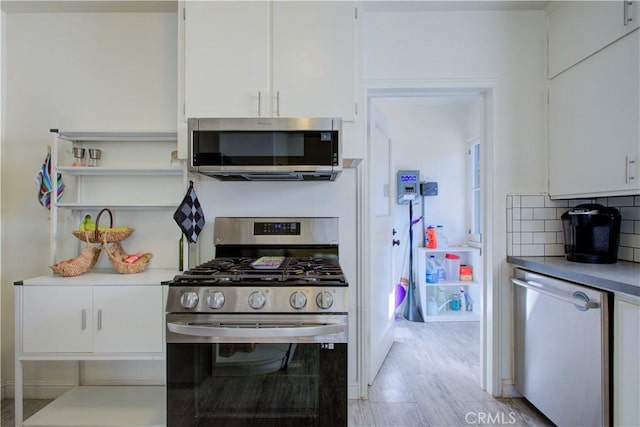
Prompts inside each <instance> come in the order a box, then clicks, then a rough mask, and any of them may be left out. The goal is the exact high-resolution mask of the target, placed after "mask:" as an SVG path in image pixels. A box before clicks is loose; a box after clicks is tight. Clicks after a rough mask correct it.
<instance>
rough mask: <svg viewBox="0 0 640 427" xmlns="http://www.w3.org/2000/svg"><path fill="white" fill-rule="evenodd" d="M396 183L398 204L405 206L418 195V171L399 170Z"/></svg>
mask: <svg viewBox="0 0 640 427" xmlns="http://www.w3.org/2000/svg"><path fill="white" fill-rule="evenodd" d="M396 183H397V187H398V191H397V194H398V204H399V205H406V204H408V203H409V202H411V201H413V200H415V199H416V198H417V197H418V195H419V194H420V171H412V170H399V171H398V175H397V177H396Z"/></svg>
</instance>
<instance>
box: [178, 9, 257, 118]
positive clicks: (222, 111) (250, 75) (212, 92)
mask: <svg viewBox="0 0 640 427" xmlns="http://www.w3.org/2000/svg"><path fill="white" fill-rule="evenodd" d="M268 11H269V3H268V2H262V1H255V2H245V1H234V2H231V1H222V2H217V1H190V2H186V18H185V114H186V116H187V117H256V116H258V115H259V113H262V115H266V114H268V112H266V111H265V110H264V105H265V103H266V98H267V97H268V94H267V93H266V91H267V90H268V82H269V75H268V19H269V14H268ZM259 101H261V102H262V106H259ZM260 110H262V111H260Z"/></svg>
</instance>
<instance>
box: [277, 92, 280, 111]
mask: <svg viewBox="0 0 640 427" xmlns="http://www.w3.org/2000/svg"><path fill="white" fill-rule="evenodd" d="M276 116H277V117H280V91H277V92H276Z"/></svg>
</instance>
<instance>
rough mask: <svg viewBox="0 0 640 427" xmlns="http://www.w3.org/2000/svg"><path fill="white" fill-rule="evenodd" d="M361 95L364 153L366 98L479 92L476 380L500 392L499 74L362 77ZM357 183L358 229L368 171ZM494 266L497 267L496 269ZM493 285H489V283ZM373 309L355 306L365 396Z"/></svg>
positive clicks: (364, 260) (363, 237)
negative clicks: (496, 280)
mask: <svg viewBox="0 0 640 427" xmlns="http://www.w3.org/2000/svg"><path fill="white" fill-rule="evenodd" d="M362 87H363V92H364V93H363V95H364V101H365V106H366V107H365V108H363V110H364V115H363V117H362V123H361V129H364V130H365V132H364V134H363V138H364V139H365V142H364V158H365V161H366V159H368V158H369V143H370V141H369V133H368V129H369V126H370V124H369V121H370V117H369V115H368V112H369V104H370V102H371V100H372V98H381V97H425V96H440V97H441V96H455V95H474V94H475V95H478V96H481V97H482V98H483V104H484V114H483V129H482V131H483V135H482V141H483V149H482V151H481V191H482V194H483V195H484V197H483V200H485V201H486V202H485V203H483V205H482V227H483V229H482V233H483V239H482V246H481V251H482V255H483V256H482V263H483V268H482V271H483V278H482V298H481V304H480V307H481V313H480V386H481V387H482V389H483V390H486V391H487V392H488V393H489V394H491V395H493V396H499V395H501V393H502V385H501V383H502V382H501V379H500V366H501V363H502V361H501V352H500V333H501V330H500V322H499V319H500V289H499V286H493V284H494V277H496V278H499V276H500V275H499V272H500V269H499V266H498V267H497V268H494V260H493V258H494V245H495V237H494V235H493V229H494V227H493V223H494V213H493V209H490V206H493V205H494V203H493V202H494V191H493V189H494V176H493V170H494V158H495V156H494V145H495V142H494V138H495V128H496V126H495V123H496V118H495V115H494V111H495V99H496V92H498V80H497V79H483V80H474V79H437V80H367V79H365V80H363V86H362ZM365 175H366V176H365V179H363V180H362V185H361V190H362V193H361V197H362V199H361V201H362V206H363V207H364V209H362V210H361V211H360V215H359V217H360V218H359V219H360V230H363V231H364V230H369V226H370V224H369V212H368V210H369V209H370V208H371V201H370V197H369V195H368V194H369V190H370V189H369V182H368V179H369V177H368V175H367V174H365ZM369 244H370V242H369V239H368V237H367V233H361V234H360V241H359V245H360V247H361V248H363V250H362V251H361V252H360V265H361V266H363V267H362V269H361V270H360V271H361V272H362V276H361V277H362V281H361V287H360V290H361V291H360V292H358V295H357V306H358V307H366V303H367V301H369V298H370V292H371V289H370V287H369V286H367V285H366V284H367V283H369V282H370V278H369V273H368V272H369V268H368V262H369V259H370V258H369V257H368V256H367V254H368V251H369ZM494 270H495V271H494ZM490 285H491V286H490ZM370 313H371V311H370V310H367V309H366V308H364V309H363V308H360V309H359V310H358V325H357V334H358V340H357V341H358V342H357V347H358V350H359V351H358V352H357V354H358V361H357V366H358V374H357V376H358V378H359V381H358V382H359V397H360V398H363V399H366V398H367V396H368V385H367V378H368V373H369V366H370V363H369V355H368V354H367V352H366V351H363V350H364V349H366V348H367V343H368V340H369V334H370V331H369V325H370V323H371V322H369V319H368V318H367V316H368V315H369V314H370Z"/></svg>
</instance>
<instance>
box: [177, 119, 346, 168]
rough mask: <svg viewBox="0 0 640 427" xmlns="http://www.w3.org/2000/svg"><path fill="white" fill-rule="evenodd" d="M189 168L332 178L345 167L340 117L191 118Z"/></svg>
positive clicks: (189, 126)
mask: <svg viewBox="0 0 640 427" xmlns="http://www.w3.org/2000/svg"><path fill="white" fill-rule="evenodd" d="M188 128H189V144H188V146H189V170H190V171H191V172H196V173H199V174H203V175H207V176H210V177H213V178H216V179H219V180H223V181H333V180H335V179H336V178H337V177H338V175H339V174H340V172H342V143H341V131H342V120H341V119H337V118H326V119H325V118H280V117H277V118H192V119H189V123H188Z"/></svg>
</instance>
